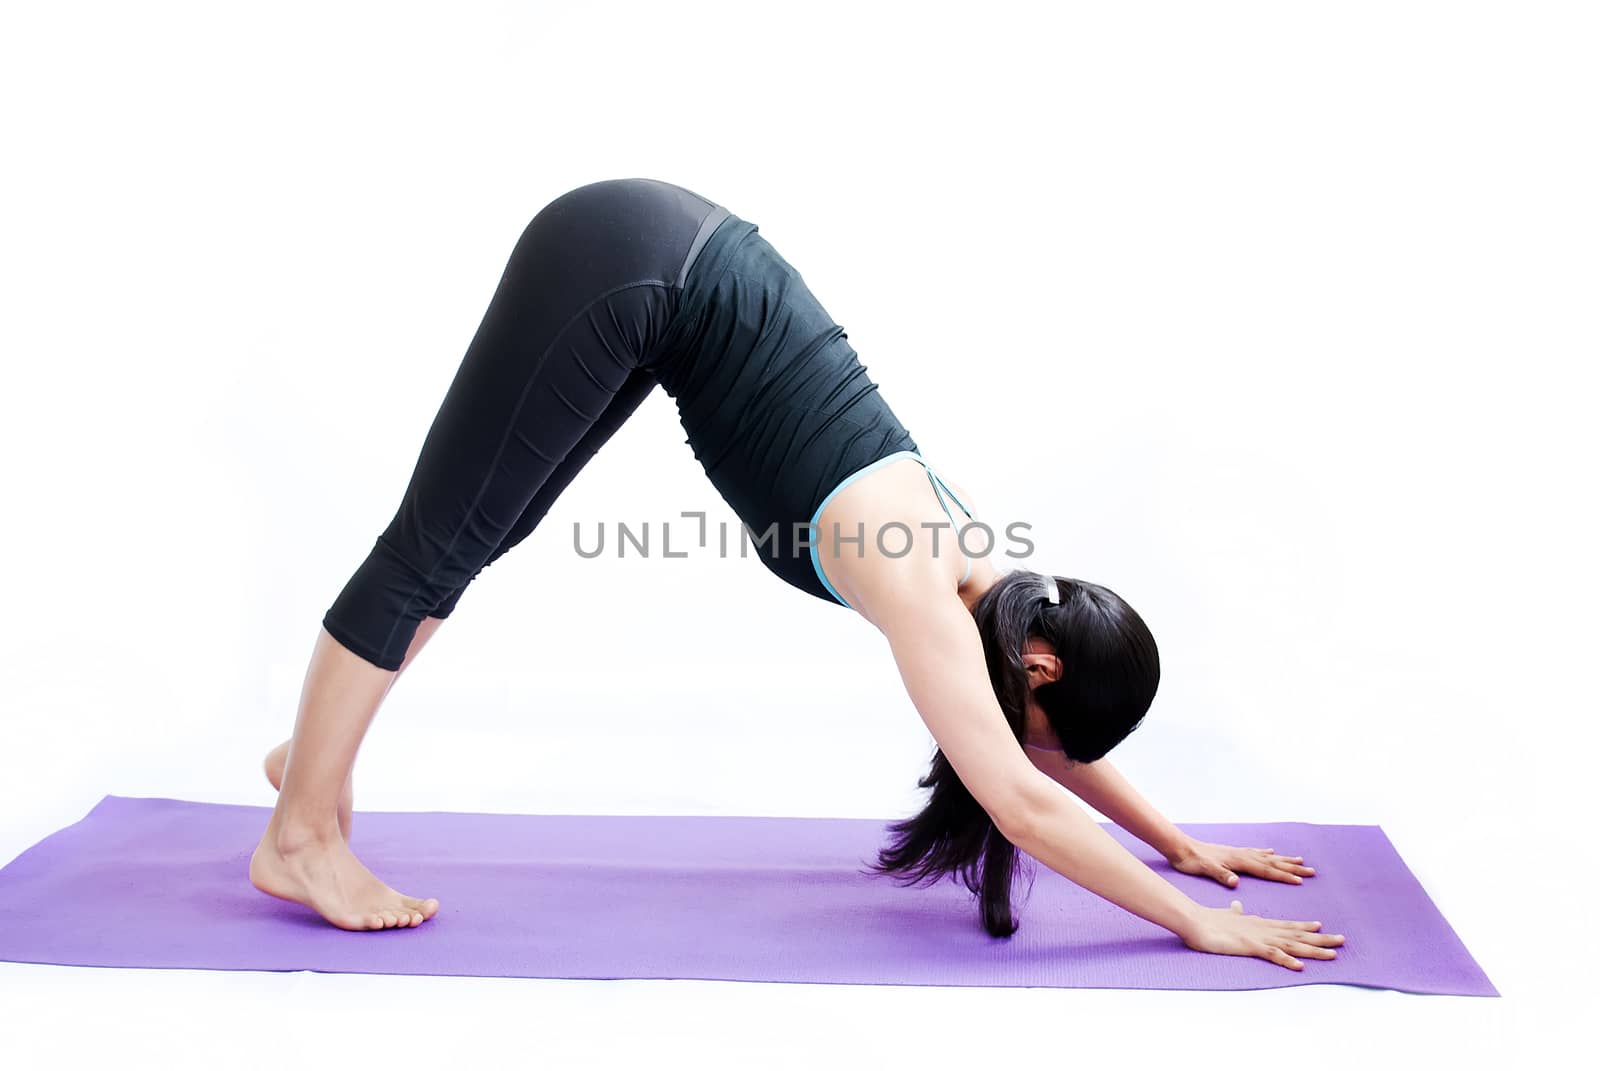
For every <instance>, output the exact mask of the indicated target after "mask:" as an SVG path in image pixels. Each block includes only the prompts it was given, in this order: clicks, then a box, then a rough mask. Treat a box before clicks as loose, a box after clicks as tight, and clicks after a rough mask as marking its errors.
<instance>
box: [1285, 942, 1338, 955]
mask: <svg viewBox="0 0 1600 1071" xmlns="http://www.w3.org/2000/svg"><path fill="white" fill-rule="evenodd" d="M1284 948H1285V949H1286V950H1287V951H1289V952H1292V953H1293V954H1295V955H1297V956H1306V957H1308V958H1310V959H1337V958H1338V955H1339V953H1337V952H1335V951H1334V950H1333V949H1331V948H1326V947H1323V946H1319V945H1308V944H1306V943H1305V942H1304V941H1290V942H1288V943H1287V944H1286V945H1285V946H1284Z"/></svg>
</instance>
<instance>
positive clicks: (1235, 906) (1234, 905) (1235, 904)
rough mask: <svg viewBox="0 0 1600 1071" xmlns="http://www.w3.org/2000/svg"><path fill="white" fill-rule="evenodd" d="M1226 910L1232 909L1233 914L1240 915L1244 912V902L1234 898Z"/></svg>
mask: <svg viewBox="0 0 1600 1071" xmlns="http://www.w3.org/2000/svg"><path fill="white" fill-rule="evenodd" d="M1228 910H1229V911H1232V912H1233V913H1234V914H1237V915H1242V914H1244V904H1242V903H1240V902H1239V901H1238V900H1234V901H1232V902H1230V903H1229V904H1228Z"/></svg>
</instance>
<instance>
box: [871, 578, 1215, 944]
mask: <svg viewBox="0 0 1600 1071" xmlns="http://www.w3.org/2000/svg"><path fill="white" fill-rule="evenodd" d="M884 603H888V605H884ZM874 611H875V613H874V618H873V621H874V624H876V625H877V626H878V628H879V629H880V630H882V632H883V633H884V635H885V636H886V637H887V638H888V640H889V647H890V650H891V651H892V652H893V654H894V660H895V664H896V665H897V666H898V667H899V670H900V675H901V678H902V680H903V681H904V682H905V686H906V691H907V692H908V693H909V694H910V696H911V701H912V703H913V704H915V705H916V708H917V712H918V713H919V714H920V715H921V716H922V719H923V721H924V722H925V723H926V724H927V726H928V730H929V732H931V733H932V734H933V737H934V739H935V740H936V741H937V742H938V744H939V747H940V749H941V750H942V751H943V752H944V754H945V757H946V758H948V759H949V760H950V764H951V766H953V767H954V768H955V771H956V774H957V776H959V777H960V778H961V782H962V784H964V785H966V786H967V789H968V790H969V791H970V792H971V793H972V795H973V796H974V797H975V798H976V799H977V801H978V803H979V804H980V805H981V806H982V807H983V809H984V810H985V811H987V812H988V813H989V816H990V817H991V818H992V819H994V822H995V825H996V826H997V827H998V828H999V829H1000V832H1001V833H1002V834H1003V835H1004V836H1005V837H1006V839H1007V840H1009V841H1011V842H1012V843H1013V844H1015V845H1016V846H1017V847H1018V848H1021V849H1022V850H1023V851H1025V852H1027V853H1028V854H1029V855H1031V856H1033V857H1034V858H1035V859H1038V860H1039V861H1040V862H1041V863H1043V864H1045V865H1046V866H1048V867H1049V868H1050V869H1052V870H1054V871H1056V872H1057V873H1059V874H1061V875H1062V876H1064V877H1066V878H1067V879H1068V880H1070V881H1072V882H1075V883H1076V884H1078V885H1081V886H1083V887H1084V888H1085V889H1088V890H1089V891H1090V892H1092V893H1094V894H1096V895H1097V896H1101V897H1104V898H1105V899H1107V900H1109V901H1111V902H1112V903H1114V904H1116V905H1117V906H1119V907H1121V908H1123V909H1124V910H1127V911H1130V912H1132V913H1133V914H1135V915H1138V916H1139V917H1140V918H1143V919H1146V920H1147V921H1149V922H1153V923H1155V924H1156V925H1158V926H1162V927H1165V928H1166V929H1168V930H1171V931H1172V932H1173V933H1175V934H1178V935H1179V936H1180V937H1183V938H1184V939H1185V940H1188V939H1189V937H1190V936H1191V934H1192V933H1193V931H1194V928H1195V926H1196V925H1197V923H1198V918H1199V915H1200V913H1201V912H1202V910H1203V909H1202V908H1201V906H1200V905H1199V904H1197V903H1195V902H1194V901H1193V900H1191V899H1190V898H1189V897H1187V896H1185V895H1184V894H1183V893H1182V892H1180V891H1179V890H1178V889H1177V888H1175V887H1174V886H1172V885H1171V884H1170V883H1168V882H1167V881H1165V880H1163V879H1162V878H1161V877H1160V876H1159V875H1158V874H1156V873H1155V872H1154V871H1153V870H1151V869H1150V868H1149V867H1147V866H1145V865H1144V864H1143V863H1141V862H1140V861H1139V860H1138V859H1137V858H1135V857H1134V856H1133V854H1132V853H1130V852H1129V851H1128V850H1127V849H1126V848H1124V847H1123V846H1122V845H1120V844H1118V843H1117V842H1116V841H1115V840H1114V839H1113V838H1112V837H1111V836H1110V834H1108V833H1107V832H1106V831H1105V830H1104V829H1102V828H1101V827H1100V826H1099V825H1098V824H1097V823H1096V822H1095V821H1094V820H1093V819H1092V818H1090V817H1089V816H1088V815H1087V814H1085V813H1084V812H1083V810H1082V809H1081V808H1080V807H1079V806H1078V805H1077V804H1076V803H1074V802H1073V801H1072V800H1071V799H1069V798H1067V796H1066V795H1065V794H1064V793H1062V792H1060V791H1058V790H1057V789H1056V788H1055V786H1054V785H1053V784H1051V782H1050V779H1049V778H1048V777H1046V776H1045V775H1044V774H1043V773H1041V772H1040V771H1039V770H1038V769H1036V768H1035V767H1034V765H1033V764H1032V763H1031V762H1029V761H1028V759H1027V757H1026V756H1025V755H1024V754H1023V750H1022V748H1021V747H1020V746H1019V745H1018V744H1017V741H1016V738H1015V737H1014V736H1013V735H1012V733H1011V729H1010V727H1009V726H1007V724H1006V720H1005V715H1004V714H1003V713H1002V712H1001V710H1000V704H999V702H998V701H997V700H996V699H995V696H994V691H993V688H992V686H991V685H990V683H989V674H988V669H987V666H986V665H985V663H984V658H983V646H982V642H981V640H980V638H979V636H978V629H977V625H976V624H975V623H974V621H973V620H972V615H971V614H970V613H969V612H968V611H967V610H966V608H965V607H963V606H962V605H961V603H960V602H959V601H958V600H956V599H953V598H943V599H937V600H928V599H905V600H893V599H888V600H882V601H879V602H878V604H877V605H875V606H874Z"/></svg>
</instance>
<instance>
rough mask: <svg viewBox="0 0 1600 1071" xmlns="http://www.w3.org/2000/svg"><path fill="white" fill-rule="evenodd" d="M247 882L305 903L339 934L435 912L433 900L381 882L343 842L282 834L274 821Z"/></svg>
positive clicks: (409, 922)
mask: <svg viewBox="0 0 1600 1071" xmlns="http://www.w3.org/2000/svg"><path fill="white" fill-rule="evenodd" d="M250 884H252V885H254V886H255V887H256V888H258V889H260V890H261V891H262V892H264V893H270V894H271V895H273V896H277V897H280V898H282V899H284V900H293V901H294V902H295V903H297V904H304V905H305V906H306V907H309V908H311V910H313V911H315V912H316V913H317V914H319V915H321V916H322V917H323V918H325V919H327V920H328V921H329V922H331V923H333V924H334V925H335V926H337V927H339V928H340V929H341V930H386V929H392V928H398V927H402V926H420V925H422V923H423V922H424V921H425V920H427V919H431V918H433V916H434V913H435V912H437V911H438V910H439V901H437V900H433V899H428V900H418V899H417V898H416V897H414V896H405V895H403V894H401V893H398V892H395V891H394V890H393V889H391V888H389V886H387V885H385V884H384V883H383V882H381V881H379V880H378V878H377V877H376V876H375V875H374V874H373V873H372V871H370V870H368V869H367V868H366V867H365V866H363V865H362V864H361V860H359V859H357V858H356V857H355V854H354V853H353V852H351V851H350V845H349V844H348V843H347V842H346V841H344V840H342V839H335V838H333V837H331V836H328V837H321V838H319V837H314V836H298V835H295V834H286V833H283V832H281V831H280V830H279V829H278V828H277V827H276V820H274V823H272V824H269V825H268V826H267V831H266V833H264V834H263V835H262V837H261V843H260V844H258V845H256V850H255V854H254V855H252V856H251V857H250Z"/></svg>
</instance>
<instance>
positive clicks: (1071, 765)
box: [1027, 748, 1193, 862]
mask: <svg viewBox="0 0 1600 1071" xmlns="http://www.w3.org/2000/svg"><path fill="white" fill-rule="evenodd" d="M1027 753H1028V757H1029V758H1030V759H1032V760H1033V764H1034V765H1035V766H1037V767H1038V768H1039V769H1040V770H1041V771H1042V772H1043V773H1044V774H1046V775H1047V776H1048V777H1050V779H1051V780H1053V781H1055V782H1056V783H1058V784H1060V785H1062V786H1064V787H1065V788H1066V789H1068V790H1069V791H1070V792H1071V793H1072V794H1073V795H1074V796H1077V797H1078V798H1079V799H1081V800H1082V801H1083V802H1085V803H1087V804H1088V805H1089V806H1091V807H1093V808H1094V809H1095V810H1097V811H1099V812H1100V813H1101V814H1103V815H1105V816H1106V817H1107V818H1109V819H1111V820H1112V821H1113V822H1115V823H1116V824H1117V825H1119V826H1121V827H1122V828H1123V829H1126V830H1127V831H1128V832H1129V833H1132V834H1133V835H1134V836H1136V837H1138V838H1139V839H1140V840H1142V841H1144V842H1145V843H1146V844H1148V845H1150V847H1152V848H1154V849H1155V850H1156V851H1158V852H1160V853H1161V854H1162V855H1163V856H1165V857H1166V859H1167V861H1168V862H1173V861H1176V860H1178V859H1181V858H1183V857H1184V856H1185V855H1188V854H1189V852H1190V849H1191V847H1192V845H1193V841H1192V840H1191V838H1190V837H1189V835H1188V834H1187V833H1185V832H1184V831H1183V830H1181V829H1179V828H1178V827H1177V826H1175V825H1173V824H1172V823H1171V822H1169V821H1167V819H1166V818H1165V817H1163V816H1162V814H1161V812H1160V811H1157V810H1156V809H1155V807H1154V806H1152V805H1151V803H1150V801H1148V800H1146V799H1145V798H1144V797H1143V796H1141V795H1139V793H1138V791H1137V790H1136V789H1135V788H1134V787H1133V786H1132V785H1131V784H1129V783H1128V780H1127V778H1125V777H1123V776H1122V773H1121V772H1120V771H1119V770H1117V768H1116V767H1115V766H1112V765H1111V760H1110V759H1100V760H1098V761H1096V762H1068V761H1067V760H1066V759H1065V758H1064V757H1063V756H1062V754H1061V752H1059V751H1039V750H1036V749H1034V748H1029V749H1028V752H1027Z"/></svg>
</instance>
